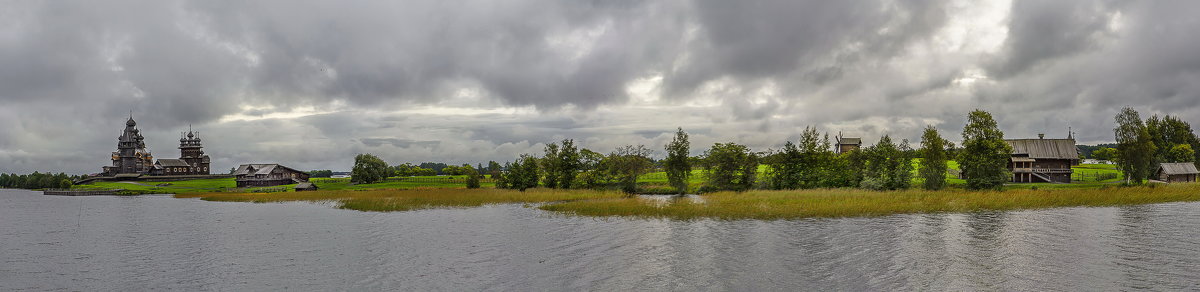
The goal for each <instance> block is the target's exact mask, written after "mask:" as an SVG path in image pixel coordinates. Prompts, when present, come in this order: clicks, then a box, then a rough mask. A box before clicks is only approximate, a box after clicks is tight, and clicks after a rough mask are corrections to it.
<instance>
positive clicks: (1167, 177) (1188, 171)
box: [1154, 162, 1200, 183]
mask: <svg viewBox="0 0 1200 292" xmlns="http://www.w3.org/2000/svg"><path fill="white" fill-rule="evenodd" d="M1197 175H1200V171H1197V170H1196V164H1195V163H1191V162H1183V163H1161V164H1159V165H1158V170H1156V171H1155V172H1154V176H1155V177H1157V178H1158V180H1161V181H1164V182H1168V183H1177V182H1195V181H1196V176H1197Z"/></svg>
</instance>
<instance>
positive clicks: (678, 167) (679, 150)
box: [663, 127, 692, 194]
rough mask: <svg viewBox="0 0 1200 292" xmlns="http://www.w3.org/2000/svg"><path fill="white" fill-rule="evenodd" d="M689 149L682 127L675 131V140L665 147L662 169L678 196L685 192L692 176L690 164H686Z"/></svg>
mask: <svg viewBox="0 0 1200 292" xmlns="http://www.w3.org/2000/svg"><path fill="white" fill-rule="evenodd" d="M691 147H692V144H691V142H688V134H687V132H684V131H683V127H680V128H679V129H678V130H677V131H675V139H672V140H671V143H667V146H666V150H667V158H666V159H664V160H663V168H665V170H666V172H667V183H668V184H670V185H671V187H673V188H675V191H676V192H678V193H680V194H683V193H686V192H687V188H688V179H689V178H691V176H692V164H691V163H689V162H688V152H690V151H691Z"/></svg>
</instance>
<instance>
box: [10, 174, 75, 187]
mask: <svg viewBox="0 0 1200 292" xmlns="http://www.w3.org/2000/svg"><path fill="white" fill-rule="evenodd" d="M76 178H78V177H73V176H70V175H67V174H65V173H58V174H52V173H40V172H36V171H35V172H33V173H31V174H9V173H4V174H0V188H14V189H55V188H57V189H69V188H71V185H73V183H72V181H73V180H74V179H76Z"/></svg>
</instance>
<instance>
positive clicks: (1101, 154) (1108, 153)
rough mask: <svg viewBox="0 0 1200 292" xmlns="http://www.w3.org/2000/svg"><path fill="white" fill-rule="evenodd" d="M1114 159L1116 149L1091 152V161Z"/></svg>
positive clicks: (1103, 148) (1105, 148) (1102, 148)
mask: <svg viewBox="0 0 1200 292" xmlns="http://www.w3.org/2000/svg"><path fill="white" fill-rule="evenodd" d="M1116 158H1117V149H1113V148H1108V147H1101V148H1100V149H1096V151H1092V159H1099V160H1114V159H1116Z"/></svg>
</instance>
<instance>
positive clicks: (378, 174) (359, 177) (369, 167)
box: [350, 154, 388, 184]
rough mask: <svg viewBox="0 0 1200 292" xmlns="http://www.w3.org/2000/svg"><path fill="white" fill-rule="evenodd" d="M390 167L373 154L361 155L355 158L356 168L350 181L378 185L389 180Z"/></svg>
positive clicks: (351, 172) (351, 173)
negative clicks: (384, 180) (377, 183)
mask: <svg viewBox="0 0 1200 292" xmlns="http://www.w3.org/2000/svg"><path fill="white" fill-rule="evenodd" d="M387 173H388V165H387V162H383V159H379V157H375V155H371V154H359V155H358V156H355V157H354V168H353V169H351V170H350V181H352V182H356V183H363V184H369V183H376V182H379V181H382V180H383V179H385V178H387Z"/></svg>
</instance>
